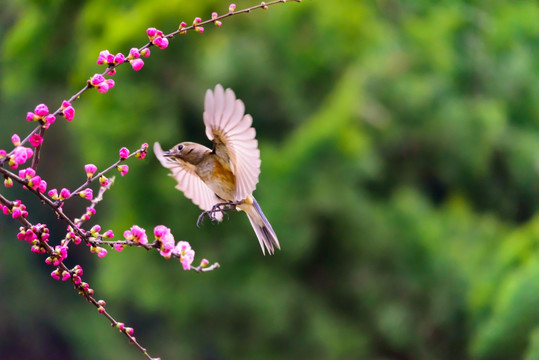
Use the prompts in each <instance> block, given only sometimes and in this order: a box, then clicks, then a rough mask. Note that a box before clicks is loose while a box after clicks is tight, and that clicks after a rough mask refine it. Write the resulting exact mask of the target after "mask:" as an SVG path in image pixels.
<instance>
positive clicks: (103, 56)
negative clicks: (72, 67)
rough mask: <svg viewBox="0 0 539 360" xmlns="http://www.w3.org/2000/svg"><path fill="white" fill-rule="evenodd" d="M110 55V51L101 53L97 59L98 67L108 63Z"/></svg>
mask: <svg viewBox="0 0 539 360" xmlns="http://www.w3.org/2000/svg"><path fill="white" fill-rule="evenodd" d="M109 55H110V53H109V51H108V50H103V51H101V52H100V53H99V56H98V57H97V65H101V64H103V63H107V62H108V61H107V57H108V56H109Z"/></svg>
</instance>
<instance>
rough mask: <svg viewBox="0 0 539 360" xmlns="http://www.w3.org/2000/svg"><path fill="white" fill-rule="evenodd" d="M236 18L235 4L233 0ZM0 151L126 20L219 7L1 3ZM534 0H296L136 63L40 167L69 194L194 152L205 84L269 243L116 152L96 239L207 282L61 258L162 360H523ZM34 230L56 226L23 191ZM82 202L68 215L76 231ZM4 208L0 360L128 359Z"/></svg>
mask: <svg viewBox="0 0 539 360" xmlns="http://www.w3.org/2000/svg"><path fill="white" fill-rule="evenodd" d="M237 4H238V9H240V8H243V7H245V6H249V5H254V4H255V2H254V1H237ZM0 5H1V8H2V10H1V11H0V59H1V67H0V71H1V73H0V109H1V112H0V124H1V126H0V144H1V146H0V147H2V148H5V149H9V147H10V141H9V139H10V136H11V134H12V133H14V132H17V133H19V134H20V135H21V136H24V135H25V134H27V133H28V132H29V131H30V130H31V129H33V126H34V124H30V123H27V122H26V120H25V115H26V112H27V111H32V110H33V108H34V107H35V105H36V104H38V103H42V102H44V103H46V104H48V105H49V107H50V108H54V109H55V108H56V107H57V106H59V105H60V103H61V101H62V100H63V99H66V98H68V97H70V96H71V95H72V94H74V93H75V92H76V91H78V90H79V89H80V88H81V87H82V86H83V85H84V84H85V81H86V80H87V79H88V78H89V77H90V76H91V75H93V74H94V73H97V72H102V71H103V67H100V66H97V65H96V63H95V61H96V59H97V55H98V53H99V51H101V50H104V49H108V50H109V51H111V52H112V53H116V52H123V53H127V51H128V50H129V48H131V47H140V46H142V45H143V44H144V43H145V42H146V41H147V40H146V34H145V29H146V28H147V27H150V26H155V27H157V28H159V29H161V30H163V31H164V32H167V33H168V32H171V31H173V30H175V29H176V28H177V26H178V24H179V22H180V21H182V20H183V21H186V22H187V23H190V22H191V21H192V19H194V18H195V17H196V16H200V17H202V18H203V19H206V18H208V17H209V16H210V14H211V12H212V11H217V12H219V13H223V12H226V11H227V8H228V3H225V2H222V1H216V0H205V1H187V0H183V1H181V0H167V1H164V0H156V1H105V0H95V1H87V2H79V1H68V0H63V1H62V0H56V1H24V0H18V1H4V2H3V3H2V4H0ZM538 19H539V5H538V4H537V3H536V2H532V1H496V0H494V1H493V0H489V1H486V0H484V1H444V2H430V1H407V2H404V1H395V0H393V1H392V0H381V1H376V2H371V1H353V0H347V1H346V0H340V1H322V0H317V1H314V0H304V1H303V2H301V3H295V2H291V3H289V4H279V5H276V6H273V7H270V9H269V10H266V11H263V10H258V11H255V12H252V13H251V14H248V15H239V16H235V17H232V18H229V19H225V20H224V21H223V26H222V27H221V28H220V29H217V28H215V27H213V26H209V27H207V28H206V31H205V32H204V34H202V35H199V34H196V33H194V32H191V33H189V34H188V35H187V36H185V37H183V36H182V37H177V38H175V39H173V40H171V42H170V46H169V48H167V49H166V50H159V49H156V48H152V49H151V50H152V55H151V57H150V58H148V59H145V66H144V67H143V69H142V70H141V71H140V72H134V71H133V70H132V69H131V68H130V66H122V67H120V68H119V69H118V74H117V75H115V76H114V77H113V78H114V80H115V81H116V87H115V88H113V89H112V90H111V91H109V93H107V94H99V93H97V92H96V91H91V92H87V93H85V94H84V95H83V96H82V97H81V99H80V100H79V101H77V102H76V103H74V106H75V109H76V116H75V120H74V121H73V122H72V123H67V122H66V121H65V120H64V119H63V118H59V119H58V120H57V123H56V124H54V126H53V127H52V128H51V130H50V131H49V132H48V133H47V136H46V139H45V144H44V150H43V154H42V161H41V168H40V169H41V170H40V172H41V175H42V176H43V177H44V178H45V179H46V180H47V181H48V183H49V188H52V187H58V188H61V187H64V186H65V187H69V188H71V189H74V188H76V187H78V185H79V184H80V183H82V181H83V180H84V176H85V175H84V171H83V166H84V164H86V163H94V164H96V165H97V166H98V168H100V169H103V168H105V167H106V166H108V165H109V164H111V163H112V162H113V161H115V160H116V158H117V156H118V155H117V154H118V150H119V148H120V147H122V146H126V147H128V148H130V149H131V150H134V149H136V148H138V147H139V146H140V144H141V143H143V142H148V143H150V144H152V143H153V142H154V141H160V142H161V143H162V144H163V145H164V146H165V147H169V146H172V145H173V144H176V143H178V142H180V141H182V140H190V141H197V142H201V143H204V144H206V145H209V141H208V140H207V139H206V138H205V133H204V127H203V122H202V109H203V99H204V92H205V90H206V89H208V88H213V87H214V86H215V85H216V84H217V83H221V84H223V85H224V86H225V87H230V88H232V89H234V91H235V92H236V94H237V96H238V97H239V98H241V99H242V100H243V101H244V102H245V104H246V109H247V112H248V113H250V114H251V115H252V116H253V118H254V127H255V128H256V130H257V137H258V139H259V148H260V150H261V157H262V173H261V175H260V183H259V185H258V188H257V190H256V191H255V196H256V198H257V199H258V201H259V203H260V204H261V206H262V208H263V209H264V212H265V214H266V215H267V217H268V219H269V220H270V221H271V223H272V225H273V228H274V229H275V230H276V232H277V234H278V236H279V240H280V242H281V247H282V250H281V251H278V252H277V253H276V254H275V256H265V257H264V256H262V254H261V251H260V248H259V245H258V244H257V241H256V238H255V235H254V232H253V231H252V229H251V228H250V225H249V222H248V221H247V219H246V217H245V216H244V215H243V214H241V213H232V214H230V218H229V219H227V218H225V221H223V223H220V224H210V223H209V222H206V223H205V224H204V226H202V227H201V228H200V229H199V228H197V227H196V226H195V222H196V219H197V216H198V214H199V212H200V211H199V209H198V208H197V207H196V206H195V205H193V204H192V203H191V202H190V201H189V200H188V199H186V198H185V197H184V196H183V195H182V194H181V193H180V192H178V191H177V190H175V189H174V185H175V184H174V181H173V180H172V179H171V178H170V177H168V176H166V174H167V171H166V169H164V168H162V167H161V166H160V165H159V163H158V161H157V160H156V159H155V157H154V156H153V154H151V153H150V154H149V156H148V157H147V159H146V160H143V161H139V160H137V161H130V162H129V163H128V165H129V166H130V172H129V174H128V175H127V176H125V177H123V178H120V177H119V176H117V179H116V180H117V181H116V184H115V185H114V187H113V188H112V190H110V192H108V193H107V194H106V198H105V200H104V201H103V202H102V203H101V204H100V205H99V206H98V213H97V215H96V217H95V218H93V219H92V222H91V224H94V223H99V224H101V226H102V227H103V228H104V229H109V228H110V229H112V230H113V231H114V232H115V234H116V236H117V238H118V237H121V234H122V233H123V231H124V230H126V229H128V228H129V227H131V226H132V225H133V224H138V225H139V226H142V227H144V228H146V229H148V233H151V232H152V229H153V227H154V226H155V225H159V224H164V225H167V226H169V227H171V228H172V231H173V233H174V235H175V237H176V239H177V240H187V241H189V242H190V243H191V245H192V246H193V247H194V249H195V250H196V259H195V262H198V261H200V259H201V258H203V257H205V258H207V259H209V260H210V261H211V262H213V261H218V262H219V263H220V264H221V266H222V267H221V268H220V269H218V270H216V271H213V272H210V273H205V274H196V273H194V272H184V271H183V270H182V269H181V265H180V264H179V263H178V262H177V261H173V260H168V261H167V260H165V259H163V258H162V257H160V256H159V255H158V254H157V253H156V252H151V253H148V252H146V251H144V250H141V249H136V248H128V249H125V250H124V251H123V252H122V253H117V252H115V251H113V250H109V255H107V256H106V257H105V258H103V259H98V258H97V257H96V256H95V255H92V254H90V253H89V251H88V249H87V248H86V247H84V246H80V247H73V248H72V249H71V251H70V257H69V258H68V259H67V260H66V262H67V264H68V265H70V266H73V265H75V264H81V265H82V266H83V268H84V269H85V274H84V279H85V280H86V281H88V282H89V283H90V284H91V286H92V287H93V288H94V289H95V290H96V298H98V299H104V300H106V301H107V310H108V311H109V312H110V313H111V314H112V315H113V316H115V317H116V318H117V319H118V320H120V321H123V322H125V323H126V324H127V325H129V326H132V327H134V328H135V336H136V337H137V339H138V340H139V341H140V342H141V344H142V345H143V346H145V347H147V348H148V351H149V353H150V354H151V355H152V356H155V357H157V356H161V357H162V358H164V359H277V358H280V359H377V360H382V359H403V360H407V359H410V360H411V359H489V360H490V359H494V360H495V359H529V360H532V359H539V216H538V214H539V213H538V209H539V207H538V205H539V178H538V175H539V21H538ZM0 193H1V194H3V195H4V196H6V197H8V198H10V199H15V198H21V199H23V201H24V202H25V203H26V204H27V205H28V207H29V208H30V215H29V220H30V221H32V222H47V223H50V224H51V232H52V234H53V239H54V240H57V239H59V238H60V237H61V236H62V235H63V231H64V225H63V224H61V223H59V222H58V221H57V220H56V219H55V216H54V215H53V214H52V212H51V211H50V210H49V209H46V208H44V207H42V206H39V203H38V202H37V201H36V200H35V199H33V198H32V197H31V196H28V195H27V194H25V193H24V192H23V191H22V190H20V189H16V188H13V189H5V188H2V189H1V190H0ZM86 205H87V202H86V201H84V200H82V199H78V200H77V199H75V200H73V201H72V202H70V203H68V204H66V206H65V210H66V212H68V214H71V216H73V217H75V216H79V215H80V214H81V212H82V211H83V210H84V208H85V206H86ZM18 226H19V225H18V224H17V223H15V222H13V221H12V220H11V219H10V218H8V217H6V216H2V217H0V295H1V296H0V309H1V310H0V358H2V359H36V358H40V359H127V358H129V359H137V358H139V359H141V358H143V356H142V355H141V354H140V353H138V352H137V350H136V348H135V347H133V346H130V345H129V344H128V342H127V340H126V338H125V337H124V336H122V335H121V334H119V333H118V332H117V331H115V330H113V329H111V328H110V326H109V325H108V324H107V321H106V320H105V319H104V318H103V317H102V316H100V315H99V314H98V313H97V311H96V310H95V308H94V307H93V306H91V305H88V304H87V303H86V302H85V301H84V299H83V298H80V297H79V296H78V295H77V294H76V292H75V291H73V290H72V287H71V285H70V284H69V283H61V282H56V281H54V280H52V279H51V278H50V276H49V273H50V271H51V270H52V269H51V268H50V267H48V266H47V265H45V264H44V262H43V260H44V257H42V256H35V255H33V254H32V253H31V252H30V251H29V246H28V245H27V244H26V243H23V242H20V241H18V240H17V239H16V238H15V234H16V232H17V229H18Z"/></svg>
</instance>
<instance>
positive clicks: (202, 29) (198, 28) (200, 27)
mask: <svg viewBox="0 0 539 360" xmlns="http://www.w3.org/2000/svg"><path fill="white" fill-rule="evenodd" d="M195 31H196V32H197V33H199V34H202V33H203V32H204V28H203V27H202V26H196V27H195Z"/></svg>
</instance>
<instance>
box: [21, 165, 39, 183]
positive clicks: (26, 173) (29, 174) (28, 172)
mask: <svg viewBox="0 0 539 360" xmlns="http://www.w3.org/2000/svg"><path fill="white" fill-rule="evenodd" d="M34 176H36V171H35V170H34V169H32V168H30V167H29V168H26V169H23V170H19V177H21V178H26V179H28V180H30V179H31V178H33V177H34Z"/></svg>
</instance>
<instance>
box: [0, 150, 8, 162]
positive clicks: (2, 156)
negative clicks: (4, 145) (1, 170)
mask: <svg viewBox="0 0 539 360" xmlns="http://www.w3.org/2000/svg"><path fill="white" fill-rule="evenodd" d="M6 155H7V152H6V150H4V149H0V160H2V159H5V157H6Z"/></svg>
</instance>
